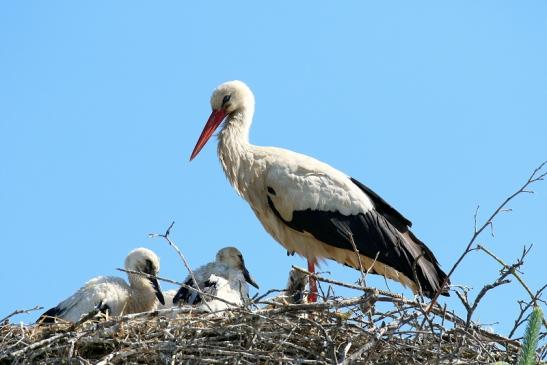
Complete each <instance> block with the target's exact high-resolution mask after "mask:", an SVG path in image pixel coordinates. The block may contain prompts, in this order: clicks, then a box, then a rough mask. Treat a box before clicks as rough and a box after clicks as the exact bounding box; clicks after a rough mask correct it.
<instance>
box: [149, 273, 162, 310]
mask: <svg viewBox="0 0 547 365" xmlns="http://www.w3.org/2000/svg"><path fill="white" fill-rule="evenodd" d="M148 280H150V282H151V283H152V287H153V288H154V292H155V293H156V298H158V300H159V301H160V303H161V304H162V305H165V299H164V298H163V293H162V292H161V288H160V283H158V280H157V279H156V278H148Z"/></svg>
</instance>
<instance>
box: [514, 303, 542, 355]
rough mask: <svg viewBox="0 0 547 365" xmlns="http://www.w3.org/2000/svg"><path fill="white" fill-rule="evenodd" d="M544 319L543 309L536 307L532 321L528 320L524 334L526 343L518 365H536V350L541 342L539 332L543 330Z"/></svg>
mask: <svg viewBox="0 0 547 365" xmlns="http://www.w3.org/2000/svg"><path fill="white" fill-rule="evenodd" d="M542 319H543V313H542V312H541V308H540V307H539V306H534V309H533V310H532V314H531V315H530V319H529V320H528V326H527V327H526V333H525V334H524V341H523V343H522V347H521V349H520V354H519V360H518V362H517V364H518V365H535V364H536V348H537V345H538V341H539V331H540V329H541V321H542Z"/></svg>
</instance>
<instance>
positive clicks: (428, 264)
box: [403, 230, 450, 298]
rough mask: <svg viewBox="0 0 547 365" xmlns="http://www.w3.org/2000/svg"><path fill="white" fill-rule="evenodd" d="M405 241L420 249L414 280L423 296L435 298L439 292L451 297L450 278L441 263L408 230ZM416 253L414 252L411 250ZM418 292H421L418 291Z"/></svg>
mask: <svg viewBox="0 0 547 365" xmlns="http://www.w3.org/2000/svg"><path fill="white" fill-rule="evenodd" d="M403 237H404V238H405V240H406V241H407V242H408V241H411V243H412V246H415V247H418V250H419V251H418V252H421V253H419V254H418V255H416V256H415V257H416V258H417V262H416V263H415V265H414V266H415V268H416V270H415V275H414V277H413V278H412V280H413V281H414V282H415V283H416V286H417V287H418V286H419V288H418V289H421V292H422V294H423V295H425V296H426V297H428V298H433V297H434V296H435V295H436V294H437V292H438V291H439V290H441V295H444V296H450V293H449V291H448V290H449V285H450V278H448V277H447V275H446V273H445V272H444V271H443V270H442V269H441V267H440V266H439V262H438V261H437V259H436V258H435V256H434V255H433V252H431V250H430V249H429V248H428V247H427V246H426V245H425V244H424V243H423V242H422V241H420V240H419V239H418V237H416V236H415V235H414V234H413V233H412V231H410V230H408V231H407V232H405V234H403ZM411 251H414V250H411ZM417 291H418V292H419V291H420V290H417Z"/></svg>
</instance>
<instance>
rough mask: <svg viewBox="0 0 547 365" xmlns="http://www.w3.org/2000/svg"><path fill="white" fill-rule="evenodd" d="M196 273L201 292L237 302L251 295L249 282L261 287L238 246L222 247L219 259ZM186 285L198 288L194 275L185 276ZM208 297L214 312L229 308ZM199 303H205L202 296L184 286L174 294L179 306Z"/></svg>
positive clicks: (175, 302) (174, 302)
mask: <svg viewBox="0 0 547 365" xmlns="http://www.w3.org/2000/svg"><path fill="white" fill-rule="evenodd" d="M193 274H194V277H195V278H196V281H197V285H198V287H199V289H200V290H201V291H203V292H204V293H208V294H212V295H215V296H217V297H220V298H222V299H224V300H226V301H229V302H231V303H234V304H237V305H242V304H243V303H244V302H245V300H247V299H248V297H249V294H248V290H247V283H249V284H251V285H252V286H254V287H255V288H257V289H258V284H257V283H256V282H255V281H254V279H253V277H252V276H251V274H249V270H247V268H246V267H245V261H244V260H243V255H242V254H241V252H239V250H238V249H237V248H235V247H224V248H223V249H221V250H219V251H218V252H217V254H216V258H215V261H213V262H209V263H208V264H205V265H203V266H200V267H199V268H197V269H196V270H193ZM184 284H185V285H188V286H193V287H194V288H195V287H196V285H194V281H193V279H192V277H191V275H188V276H187V277H186V278H185V279H184ZM205 300H206V301H207V304H208V307H210V308H211V309H212V310H213V311H215V310H218V309H225V308H226V307H227V306H226V304H225V303H224V302H221V301H212V300H211V299H208V298H205ZM199 303H202V298H201V296H200V295H199V294H198V293H197V292H195V291H192V290H189V289H187V288H186V287H184V286H182V287H181V288H180V289H179V291H178V292H177V294H176V295H175V296H174V297H173V304H175V305H178V304H190V305H195V304H199Z"/></svg>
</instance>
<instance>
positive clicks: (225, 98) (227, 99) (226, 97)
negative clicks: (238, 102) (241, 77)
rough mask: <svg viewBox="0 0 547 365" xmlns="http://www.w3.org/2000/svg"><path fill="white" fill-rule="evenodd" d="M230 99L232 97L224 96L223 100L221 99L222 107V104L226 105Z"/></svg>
mask: <svg viewBox="0 0 547 365" xmlns="http://www.w3.org/2000/svg"><path fill="white" fill-rule="evenodd" d="M231 98H232V95H226V96H224V98H223V99H222V105H224V104H226V103H227V102H229V101H230V99H231Z"/></svg>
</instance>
